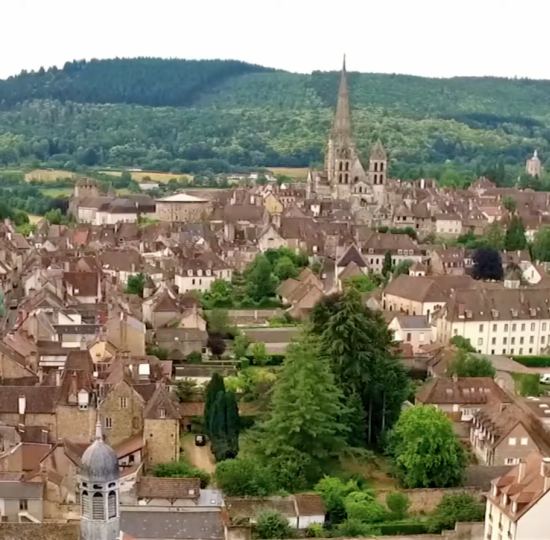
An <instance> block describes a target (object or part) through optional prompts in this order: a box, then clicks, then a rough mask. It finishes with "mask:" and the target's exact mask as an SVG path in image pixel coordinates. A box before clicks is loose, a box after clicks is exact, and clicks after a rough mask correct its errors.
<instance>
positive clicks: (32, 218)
mask: <svg viewBox="0 0 550 540" xmlns="http://www.w3.org/2000/svg"><path fill="white" fill-rule="evenodd" d="M42 219H44V216H35V215H33V214H29V222H30V223H31V224H33V225H34V224H35V223H38V222H39V221H41V220H42Z"/></svg>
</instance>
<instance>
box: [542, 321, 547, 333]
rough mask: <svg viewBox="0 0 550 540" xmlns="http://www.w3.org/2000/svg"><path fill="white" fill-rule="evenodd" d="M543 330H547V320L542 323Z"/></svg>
mask: <svg viewBox="0 0 550 540" xmlns="http://www.w3.org/2000/svg"><path fill="white" fill-rule="evenodd" d="M542 331H543V332H546V323H545V322H543V323H542Z"/></svg>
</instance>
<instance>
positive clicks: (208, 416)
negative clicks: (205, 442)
mask: <svg viewBox="0 0 550 540" xmlns="http://www.w3.org/2000/svg"><path fill="white" fill-rule="evenodd" d="M220 392H222V393H223V394H225V384H224V382H223V377H222V376H221V375H220V374H219V373H214V375H212V378H211V379H210V382H209V383H208V385H207V386H206V392H205V402H204V429H205V431H206V434H207V435H208V436H210V437H211V434H210V424H211V422H212V412H213V410H214V403H215V402H216V399H217V397H218V393H220Z"/></svg>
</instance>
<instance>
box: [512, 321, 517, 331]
mask: <svg viewBox="0 0 550 540" xmlns="http://www.w3.org/2000/svg"><path fill="white" fill-rule="evenodd" d="M515 331H516V323H514V324H513V325H512V332H515Z"/></svg>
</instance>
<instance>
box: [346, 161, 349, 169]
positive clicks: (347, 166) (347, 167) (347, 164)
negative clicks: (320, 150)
mask: <svg viewBox="0 0 550 540" xmlns="http://www.w3.org/2000/svg"><path fill="white" fill-rule="evenodd" d="M346 171H349V161H346Z"/></svg>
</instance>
